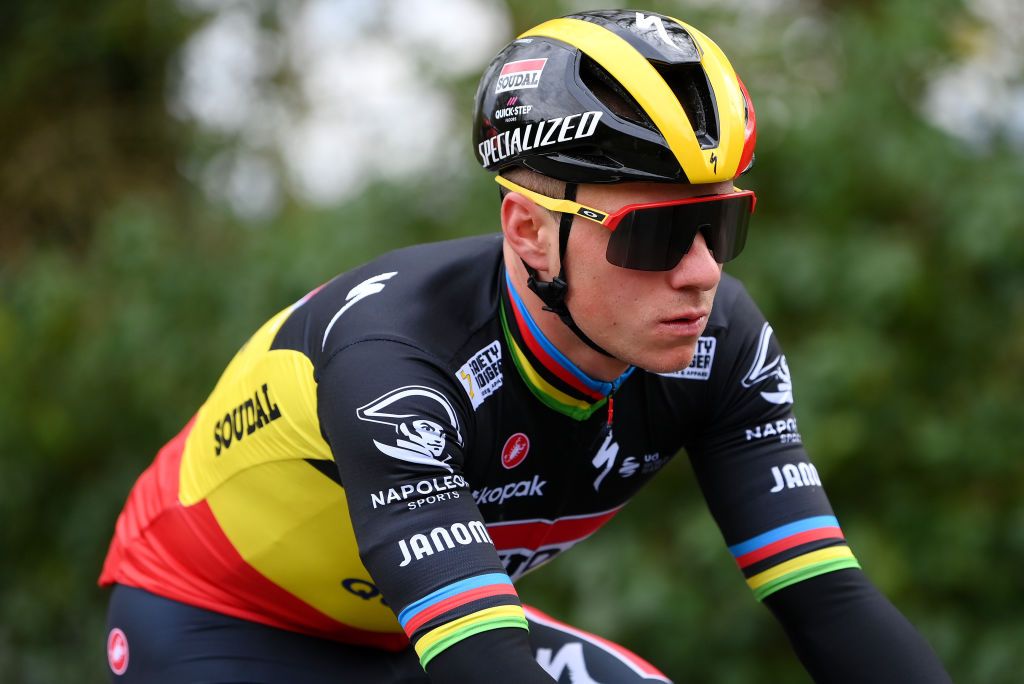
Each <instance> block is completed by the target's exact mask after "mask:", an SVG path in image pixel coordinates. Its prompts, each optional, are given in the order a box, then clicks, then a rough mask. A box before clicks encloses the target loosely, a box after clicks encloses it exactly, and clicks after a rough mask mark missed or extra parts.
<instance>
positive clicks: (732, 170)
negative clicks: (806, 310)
mask: <svg viewBox="0 0 1024 684" xmlns="http://www.w3.org/2000/svg"><path fill="white" fill-rule="evenodd" d="M755 134H756V121H755V113H754V108H753V106H752V104H751V101H750V98H749V96H748V94H747V92H746V90H745V88H744V87H743V84H742V83H741V82H740V80H739V78H738V77H737V76H736V74H735V73H734V71H733V69H732V67H731V66H730V64H729V61H728V60H727V58H726V57H725V55H724V54H723V53H722V51H721V50H720V49H719V48H718V46H716V45H715V43H713V42H712V41H711V40H710V39H709V38H707V37H706V36H705V35H703V34H702V33H700V32H699V31H697V30H696V29H694V28H693V27H691V26H688V25H687V24H684V23H683V22H681V21H678V20H676V19H673V18H671V17H668V16H664V15H661V14H657V13H652V12H637V11H624V10H622V11H620V10H614V11H613V10H608V11H595V12H585V13H579V14H574V15H570V16H568V17H563V18H560V19H554V20H552V21H548V22H545V23H543V24H541V25H539V26H537V27H535V28H533V29H531V30H529V31H527V32H526V33H524V34H523V35H521V36H520V37H519V38H518V39H517V40H515V41H513V42H512V43H510V44H509V45H508V46H506V47H505V48H504V49H503V50H502V51H501V52H500V53H499V54H498V55H497V57H496V58H495V59H494V61H493V62H492V63H491V65H490V66H489V67H488V68H487V70H486V72H485V73H484V75H483V78H482V80H481V82H480V86H479V89H478V91H477V95H476V121H475V124H474V136H475V144H476V153H477V156H478V158H479V161H480V163H481V164H482V165H483V166H484V167H485V168H486V169H488V170H489V171H492V172H497V173H498V174H499V175H497V176H496V180H497V182H498V183H499V185H500V186H501V188H500V191H501V194H502V200H501V208H500V219H501V227H502V233H501V235H493V236H483V237H476V238H469V239H464V240H458V241H452V242H444V243H437V244H428V245H420V246H415V247H411V248H408V249H404V250H400V251H397V252H394V253H391V254H386V255H384V256H382V257H380V258H378V259H376V260H374V261H372V262H370V263H368V264H366V265H363V266H360V267H358V268H356V269H354V270H352V271H349V272H347V273H343V274H341V275H339V276H337V277H336V278H335V279H333V280H331V281H330V282H328V283H327V284H325V285H323V286H322V287H320V288H318V289H316V290H314V291H313V292H311V293H309V294H308V295H306V296H305V297H303V298H302V299H301V300H300V301H298V302H296V303H295V304H293V305H292V306H290V307H288V308H287V309H285V310H283V311H281V312H280V313H278V314H277V315H275V316H274V317H273V318H271V319H270V320H269V321H268V322H267V323H266V324H265V325H263V327H261V328H260V329H259V330H258V331H256V333H255V334H254V335H253V336H252V337H251V338H250V339H249V340H248V342H247V343H246V344H245V345H244V346H243V347H242V349H241V350H240V351H239V352H238V353H237V355H236V356H235V358H234V359H233V360H232V361H231V363H230V364H229V365H228V367H227V369H226V370H225V371H224V373H223V375H222V376H221V378H220V380H219V382H218V383H217V384H216V386H215V387H214V389H213V392H212V393H211V394H210V396H209V398H208V399H207V400H206V402H205V403H204V404H203V405H202V407H200V409H199V410H198V412H197V413H196V415H195V416H194V417H193V418H192V420H191V421H189V423H188V424H187V425H186V426H185V428H184V429H183V430H182V431H181V433H180V434H179V435H178V436H176V437H175V438H174V439H172V440H171V441H170V442H169V443H168V444H167V445H166V446H165V447H164V448H163V449H162V450H161V451H160V452H159V454H158V455H157V457H156V460H155V461H154V463H153V464H152V465H151V466H150V467H149V468H148V469H147V470H146V471H145V472H144V473H143V474H142V476H141V477H140V478H139V480H138V482H137V483H136V485H135V487H134V489H133V490H132V492H131V494H130V496H129V498H128V501H127V504H126V505H125V508H124V510H123V512H122V514H121V516H120V518H119V519H118V522H117V527H116V531H115V534H114V539H113V542H112V544H111V548H110V551H109V554H108V556H107V559H106V563H105V565H104V568H103V572H102V576H101V578H100V582H101V584H104V585H109V584H112V585H115V589H114V591H113V593H112V596H111V604H110V612H109V632H108V639H107V646H108V658H109V662H110V665H111V671H112V672H113V674H112V678H113V679H114V680H115V681H135V682H141V681H145V682H160V681H168V682H187V681H246V682H298V681H302V682H321V681H323V682H327V681H331V682H335V681H353V682H406V681H408V682H417V681H422V682H426V681H432V682H466V681H480V680H483V679H486V680H488V681H489V682H494V683H500V682H535V681H536V682H541V681H548V682H550V681H552V680H557V681H563V682H564V681H572V682H577V683H579V682H602V683H608V682H639V681H668V679H667V678H666V677H665V676H664V675H663V674H661V673H660V672H658V670H656V669H655V668H654V667H652V666H650V665H649V664H647V663H646V662H644V661H642V660H641V659H640V658H638V657H637V656H635V655H633V654H632V653H630V652H628V651H626V650H625V649H623V648H621V647H619V646H616V645H614V644H611V643H609V642H607V641H604V640H602V639H600V638H599V637H596V636H594V635H590V634H587V633H585V632H582V631H580V630H577V629H575V628H573V627H570V626H568V625H564V624H562V623H559V622H557V621H556V620H554V619H552V618H550V617H548V616H546V615H544V614H543V613H540V612H538V611H536V610H534V609H532V608H530V607H528V606H524V605H522V604H521V602H520V600H519V598H518V595H517V593H516V590H515V587H514V584H513V581H514V580H515V579H516V578H518V577H520V576H522V575H523V574H524V573H525V572H527V571H530V570H533V569H536V568H537V567H539V566H541V565H543V564H544V563H545V562H547V561H549V560H551V559H552V558H554V557H555V556H557V555H558V554H560V553H562V552H563V551H565V550H567V549H569V548H570V547H571V546H573V545H574V544H575V543H577V542H579V541H581V540H582V539H584V538H586V537H587V536H589V535H590V534H592V533H594V532H595V531H596V530H597V529H598V528H600V527H601V526H602V525H603V524H604V523H605V522H607V521H608V520H609V519H610V518H611V517H612V516H614V515H615V514H616V513H617V512H618V511H619V510H620V509H621V508H622V506H623V505H624V504H625V503H626V502H627V501H628V500H629V499H630V498H631V497H632V496H633V495H634V494H635V493H636V492H637V491H638V490H639V489H640V488H641V486H642V485H643V484H644V483H646V482H647V481H648V480H649V479H650V478H651V477H653V476H654V475H655V474H656V473H657V472H658V471H659V470H660V469H661V468H662V467H663V466H664V465H665V464H666V463H667V462H668V461H669V460H670V459H671V458H672V457H673V455H674V454H675V453H676V452H678V451H680V450H681V449H685V451H686V453H687V454H688V456H689V459H690V461H691V463H692V466H693V470H694V472H695V474H696V477H697V479H698V481H699V483H700V486H701V488H702V491H703V493H704V496H705V498H706V499H707V503H708V506H709V509H710V511H711V513H712V515H713V516H714V519H715V521H716V522H717V524H718V525H719V527H720V528H721V531H722V534H723V536H724V538H725V541H726V544H727V546H728V548H729V551H730V552H731V553H732V554H733V556H734V557H735V559H736V562H737V565H738V566H739V569H740V571H741V573H742V575H743V576H744V577H745V579H746V582H747V584H748V585H749V586H750V588H751V589H752V590H753V592H754V595H755V597H757V598H758V599H759V600H762V601H764V602H765V603H766V604H767V605H768V607H769V608H770V609H771V610H772V612H773V613H774V614H775V616H776V617H777V618H778V619H779V621H780V622H781V624H782V626H783V627H784V628H785V630H786V632H787V634H788V635H789V637H790V639H791V640H792V643H793V646H794V649H795V651H796V653H797V654H798V656H799V657H800V659H801V660H802V662H803V663H804V665H805V666H806V668H807V670H808V671H809V672H810V673H811V675H812V676H813V677H814V678H815V679H817V680H819V681H827V682H833V681H835V682H838V681H851V682H853V681H856V682H864V681H871V682H911V681H922V682H933V681H948V677H947V675H946V674H945V672H944V671H943V668H942V666H941V665H940V664H939V662H938V660H937V658H936V656H935V655H934V653H933V652H932V651H931V649H930V648H929V646H928V645H927V644H926V643H925V641H924V640H923V639H922V638H921V637H920V635H919V634H918V633H917V632H916V630H915V629H914V628H913V627H912V626H911V625H910V624H909V623H908V622H907V621H906V619H905V618H903V616H902V615H901V614H900V613H899V612H898V611H897V610H896V609H895V608H894V607H893V606H892V605H891V604H890V603H889V602H888V601H887V600H886V599H885V598H884V597H883V596H881V594H880V593H879V592H878V591H877V590H876V589H875V588H874V587H873V586H872V585H871V584H870V583H869V581H868V580H867V579H866V578H865V576H864V574H863V572H862V571H861V570H860V569H859V565H858V563H857V560H856V558H855V557H854V555H853V553H852V551H851V550H850V548H849V547H848V546H847V544H846V541H845V538H844V536H843V532H842V530H841V528H840V526H839V523H838V521H837V519H836V517H835V515H834V513H833V511H832V509H831V508H830V506H829V503H828V500H827V498H826V496H825V494H824V492H823V490H822V486H821V481H820V478H819V477H818V475H817V472H816V471H815V469H814V467H813V466H812V465H811V463H810V461H809V460H808V457H807V455H806V453H805V452H804V450H803V448H802V446H801V443H800V437H799V433H798V431H797V427H796V420H795V418H793V414H792V404H793V392H792V382H791V378H790V374H789V369H788V367H787V365H786V359H785V356H784V355H783V354H782V351H781V349H780V348H779V346H778V344H777V342H776V339H775V336H774V335H773V331H772V328H771V326H770V325H769V324H768V323H767V322H766V321H765V319H764V318H763V316H762V315H761V313H760V312H759V311H758V309H757V307H756V306H755V304H754V303H753V301H752V300H751V298H750V297H749V295H748V294H747V293H746V291H745V290H744V288H743V286H742V285H741V284H740V283H739V282H738V281H737V280H735V279H733V278H731V277H729V276H726V275H723V274H722V264H723V263H724V262H727V261H729V260H731V259H733V258H734V257H736V256H737V255H738V254H739V253H740V251H741V250H742V249H743V246H744V242H745V239H746V234H747V227H748V221H749V219H750V216H751V214H752V213H753V211H754V205H755V197H754V194H753V193H752V192H749V191H743V190H739V189H737V188H736V187H735V186H734V185H733V181H734V180H735V179H736V178H737V177H738V176H739V175H740V174H742V173H743V172H745V171H746V170H747V169H748V168H749V167H750V166H751V164H752V163H753V155H754V141H755Z"/></svg>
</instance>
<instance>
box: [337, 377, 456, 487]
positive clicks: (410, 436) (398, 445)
mask: <svg viewBox="0 0 1024 684" xmlns="http://www.w3.org/2000/svg"><path fill="white" fill-rule="evenodd" d="M439 408H440V412H441V415H443V416H444V420H445V421H446V422H447V423H448V428H449V430H450V431H451V432H452V434H453V437H454V439H455V442H456V444H457V445H458V446H460V447H461V446H462V435H461V434H460V433H459V419H458V417H457V416H456V415H455V409H454V408H452V405H451V404H450V403H449V402H448V399H447V398H445V396H444V395H443V394H441V393H440V392H438V391H437V390H434V389H431V388H429V387H420V386H416V385H412V386H409V387H399V388H398V389H395V390H391V391H390V392H388V393H387V394H385V395H384V396H382V397H379V398H377V399H374V400H373V401H371V402H370V403H369V404H366V405H365V406H360V407H359V408H358V409H356V417H357V418H359V420H363V421H366V422H369V423H381V424H383V425H390V426H392V428H394V431H395V434H396V437H395V443H394V444H384V443H383V442H378V441H377V440H376V439H375V440H373V444H374V446H376V447H377V449H378V450H379V451H380V452H381V453H382V454H384V455H386V456H390V457H391V458H395V459H398V460H399V461H406V462H407V463H419V464H421V465H427V466H433V467H437V468H444V469H445V470H447V471H448V472H449V473H450V472H453V471H452V467H451V466H450V465H448V464H447V463H445V462H443V461H442V460H441V455H442V454H443V453H444V449H445V446H446V445H447V438H446V435H445V426H444V425H442V424H441V423H438V422H437V421H435V420H431V417H433V416H435V415H437V414H438V409H439ZM450 459H451V456H448V457H447V458H445V459H444V460H445V461H447V460H450Z"/></svg>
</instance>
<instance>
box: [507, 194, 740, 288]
mask: <svg viewBox="0 0 1024 684" xmlns="http://www.w3.org/2000/svg"><path fill="white" fill-rule="evenodd" d="M494 180H495V181H497V183H498V185H501V186H503V187H505V188H507V189H509V190H511V191H513V192H518V193H519V194H521V195H524V196H525V197H527V198H529V199H530V200H532V201H533V202H534V203H536V204H538V205H540V206H542V207H544V208H545V209H550V210H551V211H558V212H562V213H568V214H575V215H576V216H582V217H583V218H585V219H588V220H590V221H594V222H595V223H600V224H601V225H602V226H604V227H605V228H607V229H608V230H610V231H611V233H612V235H611V238H610V239H609V240H608V249H607V250H606V252H605V257H606V258H607V259H608V263H610V264H612V265H614V266H621V267H622V268H630V269H633V270H637V271H671V270H672V269H673V268H675V266H676V264H678V263H679V260H680V259H682V258H683V255H684V254H686V253H687V252H688V251H689V250H690V246H691V245H692V244H693V240H694V238H696V237H697V233H700V234H701V235H703V236H704V242H705V243H707V246H708V249H709V250H710V251H711V254H712V255H713V256H714V258H715V261H717V262H718V263H720V264H724V263H725V262H727V261H731V260H733V259H735V258H736V257H737V256H739V254H740V252H742V251H743V246H744V245H745V244H746V242H747V227H748V226H749V225H750V215H751V214H753V213H754V206H755V205H756V204H757V197H756V196H755V195H754V193H753V191H751V190H738V191H737V192H733V193H727V194H724V195H704V196H701V197H688V198H686V199H678V200H669V201H666V202H646V203H641V204H627V205H626V206H624V207H622V208H621V209H618V210H616V211H614V212H612V213H610V214H609V213H607V212H604V211H600V210H598V209H594V208H592V207H588V206H585V205H582V204H579V203H577V202H573V201H572V200H566V199H555V198H554V197H548V196H547V195H541V194H540V193H537V192H534V191H532V190H527V189H526V188H524V187H522V186H521V185H518V184H516V183H513V182H512V181H510V180H508V179H507V178H504V177H502V176H495V178H494Z"/></svg>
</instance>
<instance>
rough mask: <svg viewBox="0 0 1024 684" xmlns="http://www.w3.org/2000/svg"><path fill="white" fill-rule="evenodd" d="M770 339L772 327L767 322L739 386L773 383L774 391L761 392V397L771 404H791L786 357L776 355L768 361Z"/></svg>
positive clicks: (791, 397)
mask: <svg viewBox="0 0 1024 684" xmlns="http://www.w3.org/2000/svg"><path fill="white" fill-rule="evenodd" d="M771 339H772V326H771V325H769V324H768V323H767V322H766V323H765V324H764V325H762V326H761V337H760V339H759V340H758V343H757V353H756V354H755V355H754V362H753V363H752V364H751V365H750V370H749V371H747V375H746V377H744V378H743V380H742V381H741V384H742V385H743V386H744V387H748V388H749V387H753V386H754V385H760V384H763V383H772V382H774V383H775V388H774V391H769V392H761V397H762V398H763V399H764V400H765V401H767V402H769V403H771V404H779V405H785V404H792V403H793V382H792V380H791V378H790V375H789V366H788V365H787V364H786V357H785V356H784V355H782V354H777V355H776V356H775V358H773V359H772V360H771V361H768V347H769V344H770V343H771Z"/></svg>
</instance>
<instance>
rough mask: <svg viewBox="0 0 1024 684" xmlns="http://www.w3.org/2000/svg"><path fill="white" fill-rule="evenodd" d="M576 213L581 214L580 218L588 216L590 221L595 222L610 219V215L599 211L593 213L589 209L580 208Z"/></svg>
mask: <svg viewBox="0 0 1024 684" xmlns="http://www.w3.org/2000/svg"><path fill="white" fill-rule="evenodd" d="M576 213H577V214H579V215H580V216H586V217H587V218H588V219H592V220H594V221H604V220H605V219H606V218H608V214H602V213H601V212H599V211H593V210H592V209H587V208H586V207H580V208H579V210H578V211H577V212H576Z"/></svg>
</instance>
